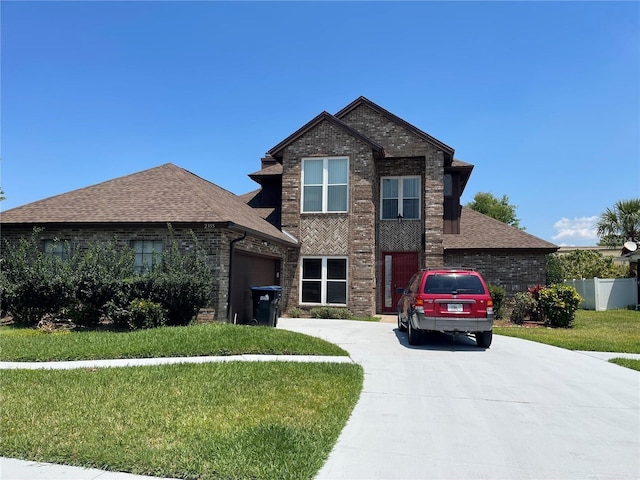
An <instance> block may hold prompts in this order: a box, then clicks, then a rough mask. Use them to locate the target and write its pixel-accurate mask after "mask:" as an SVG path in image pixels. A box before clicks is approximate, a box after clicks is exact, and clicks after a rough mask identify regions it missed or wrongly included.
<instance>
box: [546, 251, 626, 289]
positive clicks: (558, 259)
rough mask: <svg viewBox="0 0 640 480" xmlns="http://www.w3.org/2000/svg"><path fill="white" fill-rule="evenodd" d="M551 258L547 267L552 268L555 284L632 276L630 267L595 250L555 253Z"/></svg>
mask: <svg viewBox="0 0 640 480" xmlns="http://www.w3.org/2000/svg"><path fill="white" fill-rule="evenodd" d="M550 257H551V258H547V267H549V266H551V267H552V269H553V270H552V277H553V278H552V279H553V280H554V281H555V282H552V283H554V284H555V283H561V282H562V281H563V280H569V279H572V278H594V277H598V278H623V277H629V276H630V275H631V273H630V269H629V267H628V266H622V265H618V264H616V263H615V262H614V261H613V258H612V257H605V256H604V255H603V254H602V253H600V252H596V251H593V250H574V251H573V252H570V253H566V254H558V253H554V254H551V256H550ZM548 283H549V282H548Z"/></svg>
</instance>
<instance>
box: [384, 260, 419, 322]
mask: <svg viewBox="0 0 640 480" xmlns="http://www.w3.org/2000/svg"><path fill="white" fill-rule="evenodd" d="M417 271H418V252H382V311H383V312H385V313H389V312H395V311H396V304H397V303H398V300H400V296H401V294H400V293H397V292H398V288H404V287H406V286H407V284H408V283H409V280H411V276H412V275H413V274H414V273H416V272H417Z"/></svg>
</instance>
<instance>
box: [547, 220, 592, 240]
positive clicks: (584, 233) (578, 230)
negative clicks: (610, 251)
mask: <svg viewBox="0 0 640 480" xmlns="http://www.w3.org/2000/svg"><path fill="white" fill-rule="evenodd" d="M598 218H599V217H598V216H597V215H594V216H593V217H579V218H574V219H573V220H571V219H569V218H564V217H563V218H561V219H560V220H558V221H557V222H556V223H554V224H553V229H554V230H555V231H556V232H557V233H556V234H555V235H554V236H553V237H551V238H553V240H561V241H562V245H577V244H584V243H589V244H591V245H595V244H596V243H597V241H598V238H599V237H598V234H597V233H596V222H597V221H598Z"/></svg>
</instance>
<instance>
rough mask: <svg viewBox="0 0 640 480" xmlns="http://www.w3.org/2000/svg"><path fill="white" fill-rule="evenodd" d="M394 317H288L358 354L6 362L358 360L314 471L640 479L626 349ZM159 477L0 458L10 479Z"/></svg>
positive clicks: (634, 389) (345, 475)
mask: <svg viewBox="0 0 640 480" xmlns="http://www.w3.org/2000/svg"><path fill="white" fill-rule="evenodd" d="M394 323H395V319H394V320H393V321H387V322H381V323H369V322H353V321H348V320H315V319H280V320H279V322H278V328H282V329H286V330H291V331H297V332H300V333H305V334H309V335H313V336H317V337H320V338H323V339H325V340H328V341H330V342H332V343H335V344H337V345H340V346H341V347H342V348H344V349H345V350H347V351H348V352H349V354H350V357H306V356H286V357H278V356H271V355H259V356H254V355H246V356H245V355H241V356H237V357H190V358H178V359H138V360H136V359H126V360H100V361H91V362H53V363H37V364H35V365H34V364H30V365H25V364H21V365H17V364H15V363H13V362H2V363H0V368H18V367H20V366H22V367H25V366H29V367H30V368H56V367H57V368H97V367H117V366H130V365H158V364H167V363H175V362H181V363H185V362H192V363H202V362H205V361H237V360H241V361H274V360H275V361H280V360H284V361H339V362H356V363H359V364H361V365H362V366H363V368H364V370H365V383H364V389H363V392H362V394H361V396H360V399H359V401H358V403H357V405H356V407H355V409H354V411H353V413H352V416H351V418H350V419H349V421H348V423H347V425H346V426H345V428H344V430H343V432H342V434H341V435H340V438H339V439H338V442H337V444H336V445H335V447H334V449H333V451H332V452H331V454H330V456H329V459H328V461H327V462H326V464H325V465H324V467H323V468H322V469H321V471H320V472H319V473H318V476H317V480H339V479H343V480H347V479H348V480H358V479H362V480H365V479H366V480H376V479H377V480H394V479H397V480H410V479H442V478H446V479H480V478H484V479H486V478H491V479H573V478H602V479H620V480H631V479H633V480H637V479H638V478H640V460H639V455H638V452H640V373H639V372H637V371H633V370H629V369H626V368H623V367H619V366H617V365H613V364H610V363H607V362H606V361H604V360H607V359H608V358H611V357H613V356H615V357H620V356H626V355H623V354H611V353H598V352H572V351H568V350H564V349H560V348H556V347H550V346H548V345H542V344H538V343H534V342H528V341H525V340H520V339H517V338H510V337H500V336H495V337H494V343H493V345H492V347H491V348H490V349H488V350H483V349H479V348H478V347H477V346H476V345H475V342H474V341H473V340H472V339H469V338H467V337H463V336H461V337H458V338H457V339H456V341H455V342H454V341H453V340H452V339H451V337H446V336H433V337H430V338H428V339H427V340H426V341H425V343H424V345H421V346H417V347H412V346H409V345H408V343H407V341H406V334H403V333H400V332H398V331H397V329H396V328H395V325H394ZM631 358H639V359H640V355H635V356H631ZM152 478H154V477H145V476H138V475H130V474H124V473H117V472H104V471H101V470H95V469H85V468H78V467H69V466H64V465H51V464H44V463H38V462H28V461H21V460H15V459H7V458H2V459H0V479H2V480H23V479H30V480H31V479H33V480H58V479H60V480H62V479H65V480H150V479H152ZM156 480H157V478H156Z"/></svg>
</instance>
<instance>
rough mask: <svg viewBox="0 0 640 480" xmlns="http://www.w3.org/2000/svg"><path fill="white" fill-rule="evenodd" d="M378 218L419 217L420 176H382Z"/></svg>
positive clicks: (410, 218) (415, 218)
mask: <svg viewBox="0 0 640 480" xmlns="http://www.w3.org/2000/svg"><path fill="white" fill-rule="evenodd" d="M381 191H382V205H381V207H380V209H381V215H380V218H382V220H395V219H397V218H404V219H409V220H412V219H414V220H417V219H419V218H420V177H383V178H382V186H381Z"/></svg>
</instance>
